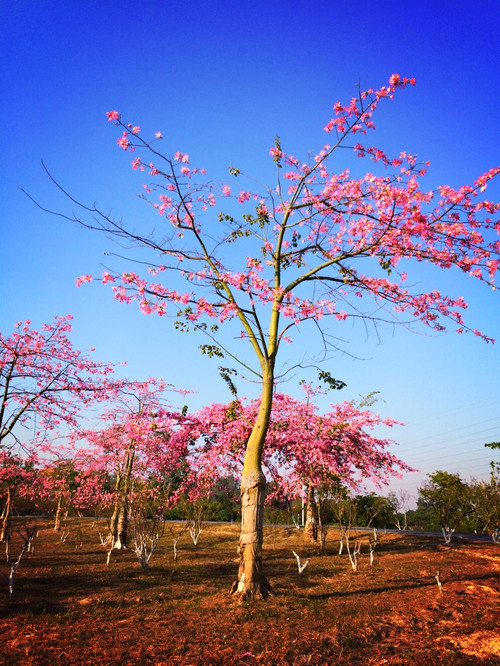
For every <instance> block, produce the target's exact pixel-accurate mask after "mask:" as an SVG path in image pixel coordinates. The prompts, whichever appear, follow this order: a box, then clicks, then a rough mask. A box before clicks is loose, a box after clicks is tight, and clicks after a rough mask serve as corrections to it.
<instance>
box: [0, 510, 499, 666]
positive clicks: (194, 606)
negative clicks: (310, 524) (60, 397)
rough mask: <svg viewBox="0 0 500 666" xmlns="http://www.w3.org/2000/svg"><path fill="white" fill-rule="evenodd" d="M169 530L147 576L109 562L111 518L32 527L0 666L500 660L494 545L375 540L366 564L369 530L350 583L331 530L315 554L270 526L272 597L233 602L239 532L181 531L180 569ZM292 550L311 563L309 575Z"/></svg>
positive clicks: (295, 534) (128, 563)
mask: <svg viewBox="0 0 500 666" xmlns="http://www.w3.org/2000/svg"><path fill="white" fill-rule="evenodd" d="M32 522H33V520H32V519H30V521H28V523H32ZM167 525H168V527H170V528H171V530H170V529H168V527H167V530H166V532H165V535H164V537H163V539H162V541H161V543H160V545H159V546H158V549H157V551H156V552H155V554H154V555H153V557H152V559H151V562H150V568H149V569H148V570H143V569H141V568H140V566H139V564H138V562H137V559H136V557H135V554H134V553H133V552H132V551H128V552H123V553H118V554H116V555H113V556H112V558H111V562H110V565H109V566H106V551H105V549H104V548H103V547H102V546H101V544H100V540H99V530H100V531H101V532H104V529H105V523H104V521H100V522H99V521H92V520H85V521H78V522H75V521H73V522H71V521H70V522H69V523H67V524H66V525H65V526H64V527H63V531H61V532H60V533H55V532H53V531H52V529H51V525H50V523H49V522H48V521H47V520H41V521H38V537H37V539H36V541H35V552H34V553H30V554H28V555H26V556H25V557H24V558H23V560H22V562H21V564H20V566H19V568H18V570H17V572H16V575H15V579H14V580H15V589H14V594H13V596H12V598H9V595H8V586H7V582H6V581H4V580H2V579H3V577H0V663H1V664H23V666H27V665H30V664H36V665H38V664H40V665H42V664H47V665H49V664H50V665H51V666H52V665H53V664H98V665H102V664H109V665H111V664H134V665H135V664H156V665H162V664H163V665H168V666H170V665H172V666H174V665H184V666H187V665H193V666H196V665H198V664H203V666H209V665H211V664H213V665H216V664H228V665H229V664H230V665H233V664H247V665H249V666H251V665H253V664H256V665H257V664H258V665H262V664H263V665H265V666H268V665H279V664H291V665H292V664H293V665H297V666H299V665H305V664H309V665H319V664H356V665H359V664H376V665H377V666H378V665H380V664H411V665H412V666H413V665H415V666H418V665H419V664H425V666H432V665H433V664H446V665H447V666H450V665H454V664H500V638H499V634H498V626H499V625H500V584H499V570H500V546H499V545H496V544H494V543H491V542H490V543H487V542H478V541H467V540H456V541H455V542H452V544H451V545H450V546H447V545H445V544H444V543H443V542H442V539H441V540H440V539H439V538H438V537H437V536H436V537H423V536H417V535H412V534H411V533H398V534H383V533H379V543H378V545H377V548H376V550H375V559H374V563H373V566H370V558H369V554H368V534H365V535H363V537H362V544H363V545H362V549H361V558H360V562H359V569H358V571H357V572H356V573H355V572H353V570H352V567H351V565H350V563H349V559H348V556H347V554H345V552H344V554H342V555H341V556H339V555H338V548H339V541H338V532H337V531H336V530H335V529H333V528H332V529H330V531H329V534H328V540H327V543H326V552H325V554H323V555H321V554H320V553H319V550H318V547H317V546H316V545H313V544H309V543H306V542H305V541H304V538H303V536H302V534H301V533H300V532H299V531H298V530H296V529H295V528H293V527H290V528H285V527H267V528H266V531H265V544H264V557H265V571H266V574H267V575H268V577H269V579H270V581H271V583H272V585H273V588H274V591H275V593H276V594H275V596H273V597H271V598H270V599H268V600H267V601H257V602H253V603H248V602H244V603H243V604H239V603H238V602H237V600H236V599H235V598H234V597H231V596H230V595H229V592H228V591H229V589H230V587H231V583H232V581H233V579H234V578H235V575H236V570H237V561H236V543H237V537H238V529H239V528H238V526H237V525H206V526H205V527H204V528H203V531H202V533H201V536H200V538H199V541H198V546H197V547H195V546H194V544H193V543H192V541H191V540H190V537H189V533H188V532H185V533H184V534H183V535H182V537H181V538H180V540H179V542H178V544H177V548H178V556H177V559H176V560H175V561H174V557H173V538H172V536H173V535H172V534H171V531H173V532H175V530H180V525H173V524H167ZM20 526H21V524H19V527H20ZM70 527H71V531H69V533H68V528H70ZM16 536H17V537H18V535H16ZM16 549H17V550H16ZM14 551H15V552H14ZM18 551H19V545H18V541H15V542H14V543H13V545H12V547H11V555H12V556H16V557H17V552H18ZM292 551H295V552H296V553H297V554H299V555H300V557H301V559H302V560H305V559H307V558H309V560H310V562H309V565H308V566H307V567H306V569H305V570H304V571H303V573H301V574H299V572H298V567H297V561H296V559H295V557H294V555H293V552H292ZM2 556H3V553H2ZM0 570H2V571H3V572H4V573H8V572H9V567H8V566H7V564H6V563H5V561H4V562H3V563H2V561H1V560H0ZM438 570H439V577H440V581H441V583H442V591H441V592H440V590H439V587H438V584H437V581H436V578H435V576H436V573H437V572H438Z"/></svg>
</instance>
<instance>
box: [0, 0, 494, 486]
mask: <svg viewBox="0 0 500 666" xmlns="http://www.w3.org/2000/svg"><path fill="white" fill-rule="evenodd" d="M0 11H1V14H0V16H1V25H2V33H3V38H2V43H1V46H0V48H1V51H2V72H1V77H2V81H1V83H2V86H1V88H2V98H3V100H2V104H1V108H0V114H1V118H0V121H1V122H0V127H1V130H2V163H3V165H4V168H3V173H2V187H1V190H2V222H1V224H2V265H1V273H0V289H1V299H2V307H1V309H0V327H1V330H2V331H4V332H8V331H10V330H11V329H12V326H13V324H14V322H15V321H18V320H20V319H27V318H29V319H31V320H32V322H33V325H34V326H39V325H40V324H41V323H42V322H44V321H48V320H51V319H52V317H53V316H54V315H58V314H66V313H71V314H73V315H74V317H75V321H74V336H73V340H74V342H75V345H76V346H77V347H79V348H84V349H85V348H89V347H91V346H95V347H96V348H97V352H96V354H97V355H98V357H99V358H102V359H103V360H110V361H113V362H118V361H127V362H128V366H127V369H126V371H125V372H126V373H127V374H128V375H129V376H132V377H137V378H145V377H147V376H162V377H164V378H165V379H166V380H167V381H171V382H173V383H174V384H176V385H177V386H178V387H182V388H187V389H193V390H196V391H198V393H197V394H196V395H195V396H193V397H191V398H189V403H190V407H191V408H193V409H195V408H197V407H200V406H201V405H203V404H206V403H208V402H211V401H214V400H218V401H226V400H228V399H229V398H230V395H229V393H228V391H227V389H226V387H225V385H224V384H223V382H222V381H221V380H220V379H219V377H218V373H217V368H216V364H214V363H212V362H211V361H209V360H208V359H206V358H205V357H203V358H202V357H200V356H199V355H198V352H197V345H198V344H199V341H198V339H197V338H196V337H194V336H192V335H191V336H182V335H180V334H178V333H176V332H175V331H174V330H173V328H172V327H171V325H170V322H169V321H166V320H158V319H154V318H151V317H145V316H144V315H141V314H140V313H139V312H138V311H137V310H136V309H134V308H133V307H132V306H123V305H119V304H117V303H116V302H114V301H113V300H112V298H111V295H110V293H109V291H108V290H107V289H106V288H105V287H101V286H99V285H89V286H85V287H82V288H80V289H77V288H76V287H75V282H74V281H75V278H76V277H77V276H78V275H80V274H83V273H98V272H99V271H100V269H101V265H102V264H105V263H106V262H108V263H109V262H110V261H111V260H110V259H107V258H106V257H105V256H104V252H105V251H109V250H112V249H113V248H112V246H111V245H110V243H109V242H107V241H106V240H105V239H104V238H102V237H99V236H94V235H92V234H90V233H87V232H84V231H83V230H81V229H78V228H76V227H73V226H71V225H70V224H69V223H66V222H64V221H62V220H60V219H58V218H55V217H51V216H49V215H47V214H44V213H43V212H42V211H40V210H39V209H37V208H36V207H35V206H34V205H33V204H32V203H31V202H30V201H29V200H28V199H27V198H26V197H25V196H24V195H23V194H22V193H21V191H20V189H19V187H20V186H21V187H24V188H26V189H27V190H29V191H30V193H31V194H32V195H33V196H34V197H35V198H36V199H37V200H39V201H40V203H42V204H43V205H45V206H47V207H52V208H55V209H60V210H68V207H67V203H66V202H64V200H62V199H61V197H60V196H59V195H58V193H57V192H56V191H55V190H54V188H53V187H52V186H51V185H50V183H49V182H48V180H47V178H46V176H45V174H44V172H43V170H42V167H41V165H40V160H41V159H43V160H44V161H45V163H46V164H47V166H48V167H49V169H50V170H51V171H52V173H53V174H54V176H55V177H56V178H57V179H58V180H59V181H60V182H61V183H62V184H64V186H65V187H66V188H67V189H68V190H69V191H70V192H71V193H72V194H74V196H75V197H77V198H80V199H83V200H86V201H88V202H93V201H97V202H98V203H99V204H100V205H101V206H102V207H103V208H104V209H106V210H111V209H112V210H113V212H114V213H115V215H117V216H123V217H124V219H127V220H130V221H132V222H133V221H135V220H140V219H143V218H144V217H145V216H149V215H151V214H152V213H151V212H150V211H149V209H148V208H147V207H146V206H145V205H143V204H142V203H141V202H140V201H138V199H137V197H136V196H135V195H136V193H138V192H140V190H141V184H142V182H141V180H140V178H138V177H137V174H134V173H132V172H131V170H130V159H129V156H127V155H125V154H124V153H123V151H121V150H120V149H119V148H118V147H117V146H116V143H115V142H116V138H117V132H116V128H113V127H112V126H111V125H110V124H108V123H107V121H106V117H105V112H106V111H108V110H111V109H115V108H116V109H118V110H119V111H121V113H122V114H123V115H124V117H126V118H127V119H130V120H131V121H132V122H134V123H136V124H139V125H141V126H142V127H143V128H144V131H150V132H154V131H156V130H157V129H160V130H162V132H163V134H164V135H165V142H164V144H163V147H164V148H165V149H166V150H172V151H174V150H182V151H185V152H188V153H189V154H190V155H191V156H192V159H193V161H194V162H195V163H196V164H198V165H200V166H204V167H206V168H207V170H208V171H209V174H210V175H212V176H213V177H218V176H222V175H223V174H224V170H225V167H226V166H227V165H229V164H231V165H234V166H238V167H239V168H241V170H242V171H244V172H247V173H250V174H253V175H255V176H256V177H260V178H262V179H263V180H266V179H267V180H268V181H269V179H270V177H271V176H272V174H273V171H274V170H273V169H272V165H271V164H270V159H269V157H268V150H269V147H270V146H271V145H272V143H273V139H274V136H275V135H276V134H280V136H281V139H282V144H283V146H284V148H285V150H288V151H289V152H291V153H293V154H295V155H298V156H301V157H304V158H305V157H306V156H307V152H308V151H309V150H317V149H318V147H319V146H320V145H322V143H323V140H324V134H323V132H322V127H323V126H324V125H325V123H326V122H327V121H328V119H329V118H330V117H331V108H332V105H333V103H334V102H335V101H336V100H338V99H340V100H341V101H344V100H346V101H347V100H348V99H350V97H351V96H353V95H354V94H355V93H356V86H357V84H358V82H361V86H362V87H377V86H379V85H382V84H383V83H384V82H386V80H387V78H388V77H389V76H390V75H391V74H392V73H394V72H399V73H400V74H402V75H405V76H410V77H416V79H417V86H416V87H415V88H414V89H411V90H407V91H404V92H403V93H402V94H400V95H399V96H398V98H397V99H396V101H395V102H393V103H392V104H390V105H386V106H385V108H384V110H383V113H382V114H381V115H380V116H379V117H378V119H376V120H378V122H377V125H378V127H379V131H378V132H377V135H375V136H374V137H373V139H372V141H373V143H377V144H380V145H381V146H382V147H383V148H386V149H387V150H388V151H397V152H399V150H408V151H409V152H414V153H417V154H418V155H419V156H420V157H421V158H422V159H429V160H430V161H431V169H430V172H429V176H428V179H427V184H428V187H429V188H431V187H434V186H436V185H438V184H450V185H453V186H456V185H459V184H462V183H463V182H469V181H472V180H473V179H474V178H475V177H476V176H477V175H478V174H479V173H480V172H482V171H484V170H486V169H488V168H490V167H492V166H495V165H496V164H497V163H498V161H499V153H500V151H499V147H500V146H499V144H500V142H499V138H498V136H499V133H498V121H499V109H500V92H499V87H498V74H499V64H500V58H499V46H498V45H499V31H498V26H499V25H500V4H499V3H498V1H497V0H490V1H482V0H477V1H476V2H474V3H471V2H470V1H466V0H449V1H441V2H438V3H436V2H430V1H426V0H419V1H407V2H400V1H392V2H383V1H381V2H367V1H364V0H361V1H360V2H358V3H356V4H355V5H352V6H351V7H349V5H348V4H346V3H340V2H334V1H330V2H326V1H325V2H314V1H312V2H308V3H303V2H301V3H299V2H292V1H290V0H288V1H283V0H278V1H276V0H275V1H273V2H263V1H261V0H257V1H253V2H238V3H234V2H217V3H215V2H212V3H209V2H201V1H198V0H194V1H192V2H180V1H177V0H173V1H168V2H167V1H166V0H165V1H164V0H150V1H146V0H144V1H143V2H129V1H127V0H121V1H120V2H118V1H116V2H115V1H106V0H100V1H92V0H85V1H83V0H80V1H79V2H78V1H75V2H66V1H63V0H59V1H47V0H38V1H37V0H29V1H28V0H16V1H14V0H12V1H5V0H4V2H3V3H1V10H0ZM341 167H342V165H339V168H341ZM489 197H490V198H496V199H498V198H499V197H500V186H499V185H498V184H497V185H495V186H494V187H493V188H491V190H490V191H489ZM426 279H427V278H426ZM428 279H429V281H434V280H435V281H436V286H438V287H439V288H444V287H446V289H447V290H448V291H449V292H450V294H451V295H456V296H458V295H463V296H464V297H465V298H466V300H468V301H469V303H470V308H469V311H468V322H469V323H471V324H472V325H473V326H475V327H477V328H480V329H482V330H484V331H485V332H486V333H488V334H489V335H490V336H492V337H495V338H497V340H498V342H497V344H496V345H495V346H492V345H486V344H484V343H483V342H481V341H480V340H479V339H477V338H475V337H472V336H470V335H467V336H458V335H456V334H455V333H453V332H449V333H447V334H445V335H441V336H432V335H429V332H428V331H426V330H423V329H421V328H417V329H416V331H417V332H416V333H411V332H408V331H405V330H402V329H401V330H396V331H391V330H387V331H384V332H382V336H381V338H380V340H377V339H375V338H374V337H373V336H370V337H368V338H367V339H366V338H365V336H364V335H363V333H362V332H361V331H358V330H353V329H352V328H351V325H350V324H349V323H347V324H344V327H345V328H343V329H341V330H337V331H336V332H337V333H338V334H339V335H341V336H342V338H343V339H345V340H346V341H347V347H348V349H349V351H350V352H351V353H352V354H353V355H355V356H358V357H360V359H366V360H355V359H353V358H351V357H349V356H339V357H338V358H336V359H334V362H333V363H332V364H331V365H330V366H329V368H328V369H330V370H331V371H332V374H333V375H334V376H336V377H339V378H341V379H343V380H344V381H345V382H347V384H348V386H347V388H346V389H344V391H342V392H341V393H337V394H336V395H333V394H332V395H331V397H330V398H328V397H327V398H325V399H324V400H323V402H322V405H323V406H324V407H325V408H326V407H327V405H328V402H329V400H334V399H351V398H355V397H357V396H359V395H364V394H367V393H368V392H370V391H373V390H376V391H380V395H381V397H382V398H383V399H384V400H385V402H384V403H380V404H379V406H378V407H379V411H381V412H382V413H383V414H385V415H387V416H392V417H395V418H398V419H400V420H402V421H405V422H406V423H407V426H406V427H405V428H400V429H398V431H394V432H393V433H392V436H393V437H394V438H395V439H397V440H398V441H399V442H400V446H399V447H398V449H397V453H398V454H399V455H400V456H401V457H402V458H403V459H405V460H406V461H407V462H408V463H410V464H412V465H414V466H415V467H418V468H420V469H421V470H422V472H423V474H425V473H426V472H429V471H433V470H435V469H446V470H447V471H450V472H455V471H459V472H460V473H461V474H462V475H463V476H464V477H465V478H469V477H470V476H486V475H487V473H488V461H489V460H490V458H491V452H490V451H489V450H487V449H484V447H483V444H484V442H489V441H493V440H499V439H500V408H499V407H500V399H499V394H500V373H499V370H500V300H499V299H500V296H499V292H496V293H493V292H491V291H488V290H487V289H486V288H482V287H483V285H480V284H475V283H470V281H468V280H465V279H464V278H463V277H461V276H459V275H456V274H453V275H443V276H439V275H435V274H434V273H432V272H431V273H429V274H428ZM283 388H284V389H285V390H287V391H289V392H290V393H292V394H295V395H300V393H299V391H298V389H297V388H296V387H295V386H294V385H292V384H289V385H286V386H285V387H283ZM240 390H241V393H242V394H247V395H252V390H251V389H247V388H246V387H245V386H240ZM423 474H420V475H418V474H414V475H409V476H408V477H406V478H405V479H404V480H403V481H402V482H398V483H395V484H393V486H392V487H393V488H398V487H400V486H404V487H408V488H410V489H411V490H412V492H413V493H414V494H415V488H416V486H417V485H418V484H419V483H420V481H421V479H422V478H423Z"/></svg>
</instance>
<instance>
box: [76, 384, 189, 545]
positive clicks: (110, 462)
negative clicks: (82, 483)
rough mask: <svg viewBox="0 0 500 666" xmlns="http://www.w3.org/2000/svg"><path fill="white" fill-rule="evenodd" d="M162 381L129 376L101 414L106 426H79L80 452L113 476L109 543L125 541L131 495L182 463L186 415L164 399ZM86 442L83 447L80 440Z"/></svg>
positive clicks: (126, 542)
mask: <svg viewBox="0 0 500 666" xmlns="http://www.w3.org/2000/svg"><path fill="white" fill-rule="evenodd" d="M166 390H167V386H166V384H165V383H164V382H163V381H160V380H156V379H149V380H148V381H146V382H129V383H128V385H127V390H126V391H125V390H123V391H122V392H121V394H120V399H119V400H117V401H116V402H115V403H114V404H113V405H112V407H111V408H110V409H109V410H108V411H106V412H105V413H104V414H103V415H102V419H101V420H102V421H103V422H104V424H105V427H104V428H102V429H100V430H95V429H89V430H86V431H82V432H79V433H78V434H77V435H76V437H77V440H78V447H77V450H78V456H79V457H80V458H81V457H82V456H83V457H84V458H87V459H90V460H92V467H93V469H94V470H95V471H97V470H105V471H106V472H107V473H108V475H110V477H112V478H113V479H114V493H113V497H112V502H113V512H112V515H111V520H110V536H111V543H112V548H113V549H115V550H122V549H124V548H127V546H128V523H129V515H130V509H131V501H132V497H133V494H134V491H135V496H136V498H137V497H139V496H140V494H141V490H144V491H145V492H149V488H150V486H151V483H146V481H148V482H151V480H152V479H154V478H155V477H158V476H162V475H164V474H165V473H166V472H167V471H168V472H172V471H173V470H175V469H177V468H178V467H179V466H180V465H182V463H183V460H184V458H185V454H186V450H187V443H188V438H187V436H186V434H185V433H184V429H183V422H184V421H189V420H188V419H185V417H184V416H183V415H182V414H181V413H180V412H177V411H174V410H173V409H171V408H170V407H169V406H168V405H167V404H166V402H165V395H164V394H165V392H166ZM82 445H83V446H84V447H85V448H83V446H82Z"/></svg>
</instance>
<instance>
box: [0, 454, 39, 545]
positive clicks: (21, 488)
mask: <svg viewBox="0 0 500 666" xmlns="http://www.w3.org/2000/svg"><path fill="white" fill-rule="evenodd" d="M35 464H36V458H35V457H33V456H32V457H30V458H28V459H25V460H23V459H22V458H20V457H19V456H16V455H14V454H13V453H12V452H11V451H7V450H5V449H0V501H2V502H3V507H2V513H1V515H0V521H1V522H0V541H5V540H6V538H7V535H8V532H9V525H10V520H11V516H12V509H13V506H14V502H15V498H16V496H17V495H18V494H21V495H23V494H28V492H29V489H31V488H33V483H34V481H35V477H36V471H35Z"/></svg>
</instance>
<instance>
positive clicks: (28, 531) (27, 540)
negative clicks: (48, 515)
mask: <svg viewBox="0 0 500 666" xmlns="http://www.w3.org/2000/svg"><path fill="white" fill-rule="evenodd" d="M36 527H37V526H36V523H35V525H33V527H30V528H28V527H25V528H24V531H25V534H23V533H22V532H21V531H20V530H17V533H18V534H19V536H20V537H21V540H22V542H23V545H22V547H21V552H20V553H19V556H18V558H17V560H15V562H13V563H12V564H11V566H10V573H9V574H8V575H7V574H6V573H5V572H4V571H1V570H0V573H1V574H2V576H3V577H4V578H5V579H6V580H7V583H8V585H9V597H12V595H13V594H14V575H15V573H16V571H17V569H18V568H19V565H20V564H21V560H22V559H23V555H24V554H25V553H26V552H27V551H29V547H30V544H31V542H32V541H33V539H34V538H35V535H36ZM9 541H10V538H9Z"/></svg>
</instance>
